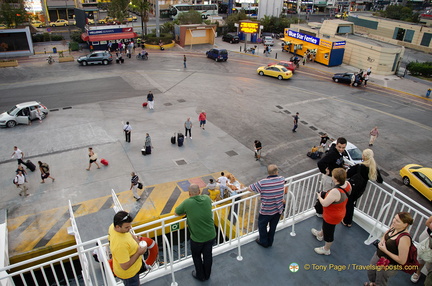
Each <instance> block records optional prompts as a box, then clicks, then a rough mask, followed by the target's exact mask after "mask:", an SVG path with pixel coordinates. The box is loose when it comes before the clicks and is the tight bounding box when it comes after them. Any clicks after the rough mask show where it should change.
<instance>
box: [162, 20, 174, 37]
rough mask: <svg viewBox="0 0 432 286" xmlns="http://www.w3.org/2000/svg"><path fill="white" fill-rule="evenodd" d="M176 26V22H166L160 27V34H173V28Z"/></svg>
mask: <svg viewBox="0 0 432 286" xmlns="http://www.w3.org/2000/svg"><path fill="white" fill-rule="evenodd" d="M176 24H177V25H178V20H174V21H168V22H165V23H163V25H162V26H161V27H160V31H161V33H165V34H169V33H171V34H173V33H174V26H175V25H176Z"/></svg>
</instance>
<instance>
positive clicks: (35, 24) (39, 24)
mask: <svg viewBox="0 0 432 286" xmlns="http://www.w3.org/2000/svg"><path fill="white" fill-rule="evenodd" d="M31 24H32V25H33V26H34V27H36V28H42V27H43V26H45V23H44V22H42V21H39V20H33V21H31Z"/></svg>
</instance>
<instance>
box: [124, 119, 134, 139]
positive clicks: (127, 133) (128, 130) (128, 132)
mask: <svg viewBox="0 0 432 286" xmlns="http://www.w3.org/2000/svg"><path fill="white" fill-rule="evenodd" d="M123 131H124V133H125V137H126V142H129V143H130V140H131V133H132V127H131V126H130V124H129V121H127V122H126V124H125V126H123Z"/></svg>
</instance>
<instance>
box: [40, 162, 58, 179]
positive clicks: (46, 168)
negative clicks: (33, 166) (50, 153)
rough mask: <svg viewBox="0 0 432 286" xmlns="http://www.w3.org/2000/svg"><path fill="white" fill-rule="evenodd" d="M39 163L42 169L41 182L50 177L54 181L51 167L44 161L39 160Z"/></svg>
mask: <svg viewBox="0 0 432 286" xmlns="http://www.w3.org/2000/svg"><path fill="white" fill-rule="evenodd" d="M38 164H39V170H40V171H41V179H42V181H41V184H43V183H45V179H48V178H50V179H51V180H52V182H53V183H54V181H55V179H54V178H53V177H51V176H50V168H49V165H48V164H47V163H42V162H41V161H38Z"/></svg>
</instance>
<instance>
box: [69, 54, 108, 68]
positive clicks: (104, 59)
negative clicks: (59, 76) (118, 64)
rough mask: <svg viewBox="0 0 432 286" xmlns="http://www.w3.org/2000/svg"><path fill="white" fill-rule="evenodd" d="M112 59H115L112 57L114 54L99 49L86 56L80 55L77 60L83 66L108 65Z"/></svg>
mask: <svg viewBox="0 0 432 286" xmlns="http://www.w3.org/2000/svg"><path fill="white" fill-rule="evenodd" d="M112 60H113V58H112V55H111V53H110V52H107V51H97V52H93V53H91V54H88V55H86V56H81V57H79V58H78V59H77V62H78V63H79V64H80V65H83V66H86V65H97V64H103V65H107V64H109V63H111V62H112Z"/></svg>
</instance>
